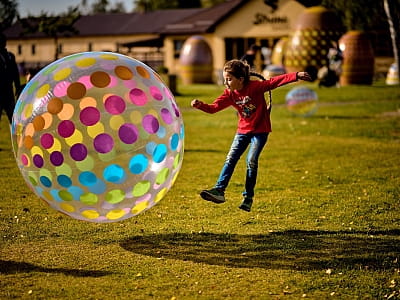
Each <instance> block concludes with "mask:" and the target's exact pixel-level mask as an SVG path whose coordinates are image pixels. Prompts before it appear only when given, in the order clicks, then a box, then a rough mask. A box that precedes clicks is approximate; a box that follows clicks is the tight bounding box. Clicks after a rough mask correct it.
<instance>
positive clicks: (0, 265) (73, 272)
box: [0, 260, 111, 277]
mask: <svg viewBox="0 0 400 300" xmlns="http://www.w3.org/2000/svg"><path fill="white" fill-rule="evenodd" d="M29 272H43V273H63V274H65V275H70V276H74V277H101V276H106V275H109V274H111V273H110V272H105V271H93V270H81V269H65V268H45V267H41V266H36V265H34V264H30V263H26V262H16V261H8V260H0V274H1V273H3V274H15V273H29Z"/></svg>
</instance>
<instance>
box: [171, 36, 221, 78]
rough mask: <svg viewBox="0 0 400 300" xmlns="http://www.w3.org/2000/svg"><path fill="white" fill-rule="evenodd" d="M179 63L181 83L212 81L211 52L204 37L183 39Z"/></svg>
mask: <svg viewBox="0 0 400 300" xmlns="http://www.w3.org/2000/svg"><path fill="white" fill-rule="evenodd" d="M179 63H180V68H179V69H180V75H181V79H182V83H183V84H192V83H212V77H213V76H212V75H213V59H212V52H211V48H210V46H209V45H208V43H207V42H206V40H205V38H204V37H202V36H198V35H197V36H192V37H190V38H188V39H187V40H186V41H185V43H184V44H183V47H182V51H181V54H180V57H179Z"/></svg>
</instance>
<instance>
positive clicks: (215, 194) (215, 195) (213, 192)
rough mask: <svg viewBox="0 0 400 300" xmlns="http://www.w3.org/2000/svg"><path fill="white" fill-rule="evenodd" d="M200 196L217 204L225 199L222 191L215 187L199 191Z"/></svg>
mask: <svg viewBox="0 0 400 300" xmlns="http://www.w3.org/2000/svg"><path fill="white" fill-rule="evenodd" d="M200 197H201V198H203V199H204V200H207V201H211V202H214V203H217V204H220V203H224V202H225V201H226V200H225V196H224V192H221V191H220V190H218V189H216V188H212V189H210V190H203V191H201V193H200Z"/></svg>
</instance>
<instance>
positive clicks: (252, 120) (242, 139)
mask: <svg viewBox="0 0 400 300" xmlns="http://www.w3.org/2000/svg"><path fill="white" fill-rule="evenodd" d="M251 75H254V76H258V77H260V76H261V75H259V74H257V73H253V72H250V66H249V65H248V64H247V63H246V62H243V61H241V60H237V59H234V60H231V61H228V62H227V63H226V64H225V66H224V68H223V77H224V83H225V85H226V89H225V90H224V92H223V93H222V95H220V96H219V97H218V98H217V99H215V100H214V102H213V103H212V104H206V103H204V102H202V101H200V100H198V99H194V100H192V102H191V106H192V107H195V108H197V109H200V110H202V111H204V112H206V113H210V114H213V113H216V112H218V111H220V110H223V109H225V108H227V107H228V106H233V107H234V108H235V109H236V110H237V111H238V114H239V121H238V128H237V132H236V135H235V137H234V139H233V142H232V145H231V148H230V150H229V152H228V155H227V157H226V160H225V164H224V166H223V167H222V170H221V173H220V175H219V178H218V180H217V183H216V184H215V186H214V188H212V189H209V190H203V191H202V192H201V193H200V196H201V197H202V198H203V199H204V200H207V201H212V202H214V203H223V202H225V196H224V194H225V189H226V187H227V186H228V183H229V180H230V179H231V176H232V174H233V171H234V169H235V166H236V163H237V162H238V160H239V158H240V156H241V155H242V154H243V153H244V151H245V150H246V149H247V147H248V146H249V145H250V149H249V152H248V154H247V160H246V162H247V172H246V183H245V190H244V192H243V197H244V199H243V202H242V203H241V205H240V206H239V208H240V209H242V210H244V211H247V212H249V211H250V210H251V206H252V204H253V196H254V187H255V185H256V179H257V169H258V158H259V156H260V154H261V151H262V149H263V148H264V146H265V144H266V142H267V139H268V134H269V133H270V132H271V120H270V113H271V103H270V101H269V103H268V104H267V103H266V101H265V98H264V94H265V93H266V92H267V91H270V90H272V89H275V88H277V87H279V86H281V85H284V84H287V83H290V82H294V81H297V80H299V79H301V80H307V81H311V80H312V79H311V76H310V75H309V74H308V73H307V72H293V73H288V74H284V75H279V76H276V77H273V78H271V79H269V80H264V81H256V80H250V76H251ZM261 77H262V76H261Z"/></svg>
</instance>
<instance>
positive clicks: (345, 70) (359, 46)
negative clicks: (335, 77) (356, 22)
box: [339, 30, 374, 85]
mask: <svg viewBox="0 0 400 300" xmlns="http://www.w3.org/2000/svg"><path fill="white" fill-rule="evenodd" d="M339 48H340V49H341V50H342V51H343V64H342V73H341V75H340V84H341V85H351V84H368V85H369V84H372V80H373V77H374V53H373V49H372V45H371V41H370V40H369V38H368V35H367V34H366V33H364V32H362V31H358V30H354V31H349V32H347V33H346V34H345V35H343V36H342V37H341V38H340V40H339Z"/></svg>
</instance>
